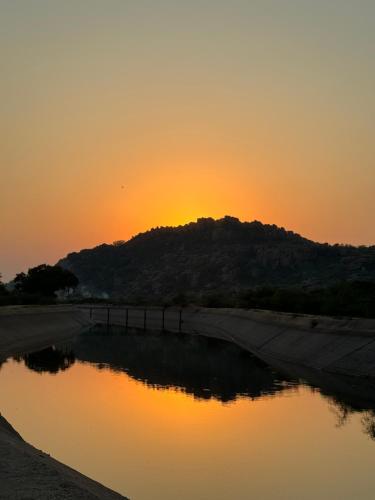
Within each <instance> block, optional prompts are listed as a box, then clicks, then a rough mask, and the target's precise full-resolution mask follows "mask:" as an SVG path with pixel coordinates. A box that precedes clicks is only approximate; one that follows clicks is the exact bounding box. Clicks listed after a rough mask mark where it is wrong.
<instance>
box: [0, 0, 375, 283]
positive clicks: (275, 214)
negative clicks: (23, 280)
mask: <svg viewBox="0 0 375 500" xmlns="http://www.w3.org/2000/svg"><path fill="white" fill-rule="evenodd" d="M266 4H267V5H266ZM374 15H375V7H374V4H373V3H372V2H367V1H365V2H363V3H361V8H359V7H358V6H357V5H356V4H355V3H354V2H346V1H344V2H343V1H339V0H333V1H332V2H329V5H327V2H323V0H317V1H316V2H314V3H313V5H312V2H307V1H305V0H302V1H300V2H295V1H293V0H285V1H284V2H283V3H282V5H281V3H280V2H278V1H276V0H273V1H270V2H265V3H264V2H243V1H241V0H236V1H234V2H233V3H231V5H230V6H229V4H228V3H227V2H224V1H221V0H217V1H213V0H207V1H206V2H203V3H202V2H198V1H192V2H189V4H187V3H186V2H176V1H172V0H160V1H158V2H155V1H153V2H151V1H150V0H149V1H147V0H139V2H117V1H115V0H110V1H108V2H105V3H103V2H101V1H97V0H91V1H90V2H88V1H84V0H80V1H77V2H63V3H61V4H60V3H56V4H55V3H53V4H51V3H50V2H47V1H45V0H35V2H32V3H31V2H22V1H20V2H9V3H5V4H4V5H3V6H2V13H1V20H0V23H1V28H2V29H1V34H0V55H1V58H2V61H4V64H3V70H2V82H1V84H0V96H1V99H2V116H1V118H0V132H1V134H0V146H1V148H0V150H1V152H2V161H1V166H0V168H1V185H0V231H1V235H2V244H1V248H0V272H1V273H2V274H3V275H4V277H5V278H6V279H9V278H11V277H13V276H14V273H15V272H20V271H22V270H25V269H27V268H28V267H29V266H31V265H37V264H39V263H42V262H51V263H54V262H56V261H57V260H58V259H59V258H60V257H62V256H64V255H65V254H66V253H67V252H69V251H73V250H79V249H81V248H84V247H91V246H94V245H96V244H98V243H101V242H112V241H113V240H118V239H127V238H128V237H130V236H131V235H134V234H136V233H137V232H139V231H142V230H146V229H149V228H150V227H152V226H157V225H175V224H181V223H185V222H188V221H191V220H195V219H196V218H197V217H201V216H212V217H221V216H223V215H226V214H228V215H233V216H237V217H239V218H240V219H242V220H252V219H258V220H261V221H263V222H268V223H275V224H278V225H281V226H284V227H287V228H288V229H292V230H295V231H297V232H299V233H302V234H303V235H305V236H307V237H310V238H312V239H315V240H318V241H329V242H349V243H354V244H374V243H375V228H374V225H373V221H372V218H373V217H372V214H373V212H374V210H375V201H374V193H375V169H374V167H373V158H374V149H375V146H374V141H373V116H374V111H375V109H374V107H375V106H374V98H373V88H374V84H375V63H374V59H373V46H374V43H375V34H374V31H373V28H372V23H371V21H370V20H371V19H373V18H374ZM122 186H124V187H123V188H122Z"/></svg>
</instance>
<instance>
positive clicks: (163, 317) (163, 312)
mask: <svg viewBox="0 0 375 500" xmlns="http://www.w3.org/2000/svg"><path fill="white" fill-rule="evenodd" d="M161 322H162V325H161V329H162V331H163V332H164V330H165V307H163V311H162V319H161Z"/></svg>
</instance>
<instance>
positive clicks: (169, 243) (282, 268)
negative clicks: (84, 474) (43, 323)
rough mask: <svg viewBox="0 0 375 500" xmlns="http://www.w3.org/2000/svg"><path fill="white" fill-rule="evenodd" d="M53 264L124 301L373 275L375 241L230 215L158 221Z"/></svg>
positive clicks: (94, 290) (96, 291) (93, 290)
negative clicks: (318, 236) (343, 241)
mask: <svg viewBox="0 0 375 500" xmlns="http://www.w3.org/2000/svg"><path fill="white" fill-rule="evenodd" d="M58 264H59V265H61V266H62V267H64V268H66V269H69V270H71V271H72V272H73V273H74V274H75V275H76V276H77V277H78V279H79V282H80V285H81V290H82V291H84V292H86V293H87V294H92V295H96V296H100V295H101V294H108V296H110V297H113V298H116V297H121V298H124V299H129V300H141V299H142V300H149V301H152V300H153V301H157V300H158V299H163V300H168V299H171V298H173V297H176V296H178V295H179V294H184V295H186V294H187V295H189V294H191V295H192V296H199V295H202V294H205V293H209V292H215V293H224V294H231V293H238V292H241V291H244V290H249V289H254V288H255V289H256V288H257V287H265V286H269V287H283V288H285V287H303V288H305V289H314V288H319V287H326V286H330V285H334V284H336V283H339V282H343V281H375V247H374V246H372V247H354V246H350V245H329V244H327V243H316V242H314V241H311V240H308V239H306V238H303V237H302V236H300V235H298V234H296V233H294V232H292V231H287V230H285V229H284V228H280V227H277V226H275V225H268V224H262V223H261V222H258V221H254V222H240V221H239V220H238V219H237V218H234V217H229V216H226V217H224V218H222V219H219V220H214V219H212V218H201V219H198V220H197V222H192V223H189V224H186V225H183V226H178V227H158V228H155V229H151V230H150V231H147V232H145V233H141V234H139V235H137V236H135V237H133V238H132V239H130V240H129V241H126V242H125V241H119V242H114V243H113V244H112V245H108V244H103V245H100V246H97V247H95V248H93V249H88V250H82V251H80V252H75V253H70V254H69V255H67V257H65V258H64V259H62V260H60V261H59V263H58Z"/></svg>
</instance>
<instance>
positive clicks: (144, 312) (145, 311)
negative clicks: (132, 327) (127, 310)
mask: <svg viewBox="0 0 375 500" xmlns="http://www.w3.org/2000/svg"><path fill="white" fill-rule="evenodd" d="M146 314H147V309H145V310H144V311H143V330H146Z"/></svg>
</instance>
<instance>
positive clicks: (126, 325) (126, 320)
mask: <svg viewBox="0 0 375 500" xmlns="http://www.w3.org/2000/svg"><path fill="white" fill-rule="evenodd" d="M128 324H129V309H128V308H126V316H125V328H126V329H128Z"/></svg>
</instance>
